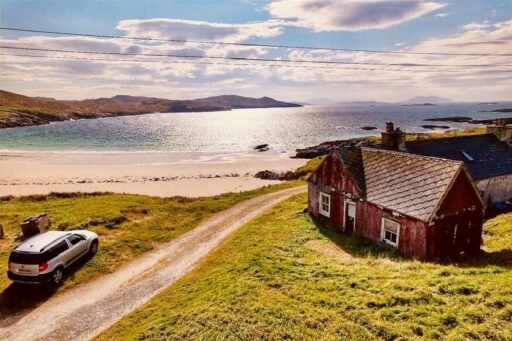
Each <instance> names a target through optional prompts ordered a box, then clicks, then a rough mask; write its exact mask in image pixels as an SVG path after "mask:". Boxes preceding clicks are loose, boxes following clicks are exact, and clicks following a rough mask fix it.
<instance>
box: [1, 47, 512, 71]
mask: <svg viewBox="0 0 512 341" xmlns="http://www.w3.org/2000/svg"><path fill="white" fill-rule="evenodd" d="M0 48H1V49H11V50H24V51H43V52H60V53H76V54H94V55H115V56H146V57H169V58H183V59H215V60H236V61H258V62H273V63H295V64H297V63H299V64H304V63H311V64H327V65H371V66H399V67H499V66H512V64H463V65H462V64H416V63H371V62H342V61H323V60H300V59H270V58H249V57H229V56H224V57H222V56H201V55H176V54H155V53H130V52H100V51H76V50H61V49H43V48H35V47H16V46H0Z"/></svg>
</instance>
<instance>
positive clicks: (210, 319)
mask: <svg viewBox="0 0 512 341" xmlns="http://www.w3.org/2000/svg"><path fill="white" fill-rule="evenodd" d="M305 206H306V195H300V196H295V197H293V198H292V199H290V200H288V201H286V202H284V203H282V204H280V205H278V206H276V207H275V208H273V209H271V210H269V211H268V212H267V213H266V214H264V215H263V216H261V217H260V218H257V219H256V220H253V221H252V222H250V223H248V224H247V225H245V226H244V227H242V228H241V229H240V230H238V231H237V232H235V233H234V234H233V235H232V236H231V237H230V238H229V239H228V240H226V241H225V242H223V243H222V244H221V246H220V247H219V248H217V249H216V250H215V251H214V252H213V253H212V254H211V255H210V256H209V257H208V258H207V259H205V260H204V261H203V262H202V263H201V265H200V266H199V267H198V268H197V269H196V270H195V271H193V272H192V273H190V274H189V275H187V276H185V277H184V278H183V279H181V280H180V281H178V282H177V283H176V284H175V285H173V286H171V287H169V288H168V289H166V290H165V291H163V292H162V293H161V294H159V295H157V296H156V297H155V298H153V299H152V300H150V301H149V302H148V303H147V304H145V305H144V306H142V307H141V308H139V309H137V310H136V311H134V312H133V313H131V314H129V315H128V316H126V317H125V318H123V319H122V320H121V321H120V322H118V323H117V324H115V325H114V326H113V327H111V328H110V329H109V330H107V331H106V332H105V333H104V334H102V335H101V336H100V337H99V339H101V340H113V339H123V340H125V339H127V340H130V339H133V340H146V339H276V340H277V339H322V340H323V339H355V340H366V339H385V340H394V339H420V338H427V339H451V340H462V339H489V340H507V339H508V340H510V339H511V335H512V269H511V267H512V251H511V247H512V245H511V238H512V237H511V234H512V214H509V215H505V216H501V217H498V218H495V219H493V220H492V221H490V222H488V224H487V226H488V229H489V231H488V232H487V233H486V234H485V243H486V245H487V246H486V247H485V251H483V252H482V254H481V255H480V256H479V257H478V258H476V259H474V260H472V261H469V262H467V263H461V264H438V263H421V262H418V261H414V260H409V259H405V258H401V257H399V256H398V255H396V254H395V253H394V252H393V250H389V249H382V248H380V247H378V246H375V245H373V244H371V243H368V242H365V241H363V240H361V239H359V238H356V237H351V236H344V235H342V234H340V233H338V232H337V231H335V230H334V229H332V228H330V227H329V226H326V225H323V224H319V223H315V222H314V221H313V220H312V219H311V218H310V217H309V216H308V215H307V214H304V213H303V209H304V207H305Z"/></svg>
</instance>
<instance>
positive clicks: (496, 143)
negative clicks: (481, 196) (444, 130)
mask: <svg viewBox="0 0 512 341" xmlns="http://www.w3.org/2000/svg"><path fill="white" fill-rule="evenodd" d="M406 148H407V151H408V152H410V153H413V154H420V155H426V156H433V157H440V158H445V159H450V160H458V161H463V162H464V163H465V165H466V167H467V169H468V171H469V173H470V174H471V176H472V177H473V179H475V180H480V179H485V178H491V177H494V176H500V175H505V174H512V148H510V147H509V146H508V145H507V143H505V142H501V141H500V140H499V139H498V138H497V137H496V136H495V135H493V134H482V135H472V136H460V137H447V138H440V139H428V140H417V141H409V142H406Z"/></svg>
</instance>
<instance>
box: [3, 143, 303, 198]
mask: <svg viewBox="0 0 512 341" xmlns="http://www.w3.org/2000/svg"><path fill="white" fill-rule="evenodd" d="M304 163H305V161H304V160H300V159H292V158H290V153H278V152H265V153H259V152H239V153H206V152H156V153H151V152H143V151H136V152H108V153H102V152H92V151H87V152H85V153H75V152H67V151H62V150H61V151H58V152H53V151H40V152H38V151H7V152H6V151H2V152H0V197H2V196H9V195H14V196H20V195H33V194H48V193H50V192H114V193H130V194H143V195H151V196H158V197H169V196H187V197H197V196H212V195H218V194H222V193H227V192H240V191H246V190H251V189H256V188H259V187H263V186H267V185H272V184H277V183H280V182H281V181H277V180H261V179H257V178H254V175H255V174H256V173H257V172H259V171H261V170H265V169H270V170H273V171H276V172H283V171H289V170H295V169H296V168H298V167H300V166H302V165H303V164H304Z"/></svg>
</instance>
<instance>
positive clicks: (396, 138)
mask: <svg viewBox="0 0 512 341" xmlns="http://www.w3.org/2000/svg"><path fill="white" fill-rule="evenodd" d="M381 135H382V140H381V144H382V146H383V147H384V148H386V149H388V150H399V151H406V149H405V133H404V132H403V131H401V130H400V128H396V129H395V125H394V124H393V122H386V131H385V132H382V133H381Z"/></svg>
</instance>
